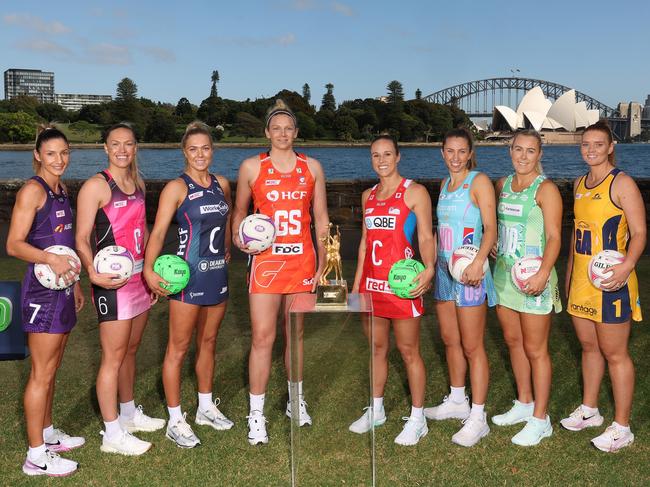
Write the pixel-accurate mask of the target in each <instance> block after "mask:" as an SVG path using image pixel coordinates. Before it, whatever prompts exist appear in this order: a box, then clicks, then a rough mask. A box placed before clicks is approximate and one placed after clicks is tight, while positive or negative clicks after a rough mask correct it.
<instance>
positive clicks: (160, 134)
mask: <svg viewBox="0 0 650 487" xmlns="http://www.w3.org/2000/svg"><path fill="white" fill-rule="evenodd" d="M144 137H145V140H146V141H147V142H177V141H178V138H177V136H176V124H175V123H174V118H173V117H172V115H171V114H170V113H169V112H168V111H167V110H165V109H162V108H155V109H154V110H153V113H152V114H151V118H150V120H149V123H148V124H147V129H146V130H145V133H144Z"/></svg>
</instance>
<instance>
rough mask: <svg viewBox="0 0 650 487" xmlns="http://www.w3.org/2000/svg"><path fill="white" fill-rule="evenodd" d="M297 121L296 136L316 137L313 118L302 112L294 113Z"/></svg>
mask: <svg viewBox="0 0 650 487" xmlns="http://www.w3.org/2000/svg"><path fill="white" fill-rule="evenodd" d="M296 119H297V121H298V136H299V137H301V138H302V140H307V139H313V138H314V137H316V122H314V119H313V118H312V117H310V116H309V115H307V114H306V113H303V112H298V113H296Z"/></svg>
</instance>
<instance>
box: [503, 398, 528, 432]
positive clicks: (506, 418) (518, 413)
mask: <svg viewBox="0 0 650 487" xmlns="http://www.w3.org/2000/svg"><path fill="white" fill-rule="evenodd" d="M534 410H535V403H534V402H531V403H530V404H524V403H522V402H519V401H517V400H516V399H515V400H514V401H512V407H511V408H510V409H509V410H508V412H505V413H503V414H497V415H496V416H492V422H493V423H494V424H496V425H498V426H510V425H513V424H517V423H525V422H526V421H528V420H529V419H530V418H532V416H533V411H534Z"/></svg>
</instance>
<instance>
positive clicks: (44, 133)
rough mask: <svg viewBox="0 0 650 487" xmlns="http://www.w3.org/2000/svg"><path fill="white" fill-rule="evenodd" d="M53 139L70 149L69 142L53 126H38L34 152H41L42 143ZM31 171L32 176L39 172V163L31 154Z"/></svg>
mask: <svg viewBox="0 0 650 487" xmlns="http://www.w3.org/2000/svg"><path fill="white" fill-rule="evenodd" d="M53 139H62V140H63V141H64V142H65V145H67V146H68V147H70V142H68V138H67V137H66V136H65V134H64V133H63V132H61V131H60V130H59V129H58V128H56V127H55V126H54V125H42V124H41V125H38V126H37V127H36V141H35V142H34V150H35V151H36V152H38V151H40V150H41V146H42V145H43V142H47V141H48V140H53ZM32 169H33V170H34V174H37V173H38V171H40V170H41V161H39V160H38V159H36V155H35V154H33V153H32Z"/></svg>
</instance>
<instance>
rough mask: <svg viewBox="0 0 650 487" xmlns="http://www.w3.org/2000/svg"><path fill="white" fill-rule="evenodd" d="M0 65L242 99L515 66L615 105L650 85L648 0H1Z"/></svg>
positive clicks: (350, 91)
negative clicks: (214, 90)
mask: <svg viewBox="0 0 650 487" xmlns="http://www.w3.org/2000/svg"><path fill="white" fill-rule="evenodd" d="M0 52H1V53H2V55H1V56H0V70H1V71H4V70H6V69H8V68H13V67H16V68H32V69H42V70H46V71H54V73H55V90H56V92H57V93H94V94H112V95H114V94H115V86H116V84H117V82H118V81H119V80H120V79H122V78H123V77H125V76H128V77H130V78H132V79H133V80H134V81H135V82H136V83H137V85H138V90H139V94H140V96H144V97H147V98H151V99H153V100H156V101H166V102H171V103H176V102H177V101H178V99H179V98H180V97H183V96H185V97H187V98H188V99H189V100H190V101H191V102H192V103H195V104H198V103H200V102H201V100H202V99H203V98H205V97H207V96H208V94H209V89H210V75H211V73H212V70H213V69H217V70H218V71H219V74H220V77H221V81H220V83H219V95H220V96H222V97H225V98H230V99H235V100H244V99H246V98H249V97H250V98H256V97H260V96H265V97H267V96H272V95H274V94H275V93H277V92H278V91H279V90H281V89H283V88H287V89H291V90H295V91H297V92H300V91H301V88H302V86H303V84H304V83H309V85H310V87H311V92H312V103H314V104H316V105H317V106H319V105H320V100H321V97H322V95H323V92H324V91H325V90H324V85H325V84H326V83H333V84H334V87H335V88H334V95H335V97H336V100H337V102H342V101H344V100H347V99H354V98H365V97H376V96H381V95H384V94H385V93H386V85H387V84H388V82H389V81H391V80H393V79H396V80H398V81H400V82H402V84H403V86H404V91H405V94H406V96H407V98H411V97H413V96H414V92H415V90H416V89H417V88H420V89H421V90H422V92H423V93H424V94H425V95H427V94H429V93H432V92H434V91H436V90H439V89H442V88H446V87H448V86H451V85H454V84H458V83H462V82H465V81H470V80H475V79H483V78H490V77H499V76H507V75H510V70H511V69H515V68H516V69H519V70H520V73H519V75H520V76H525V77H531V78H540V79H545V80H548V81H555V82H558V83H562V84H565V85H568V86H571V87H573V88H576V89H578V90H580V91H583V92H585V93H587V94H589V95H591V96H593V97H595V98H597V99H599V100H601V101H603V102H605V103H607V104H609V105H616V103H618V102H619V101H622V100H625V101H629V100H634V101H640V102H644V101H645V99H646V96H647V95H648V94H650V2H647V1H646V0H634V1H620V0H619V1H615V2H611V1H610V2H603V1H600V0H594V1H571V0H564V1H555V0H553V1H540V2H514V1H512V2H505V1H468V0H454V1H452V2H448V1H438V0H431V1H428V2H427V1H411V0H404V1H391V2H384V1H351V0H338V1H330V0H268V1H251V0H240V1H228V2H224V1H193V0H186V1H181V2H178V1H174V2H164V1H157V2H153V1H129V2H124V1H113V2H108V1H103V2H95V1H77V0H73V1H59V2H56V1H55V2H41V1H34V0H22V1H12V2H2V3H0Z"/></svg>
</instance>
